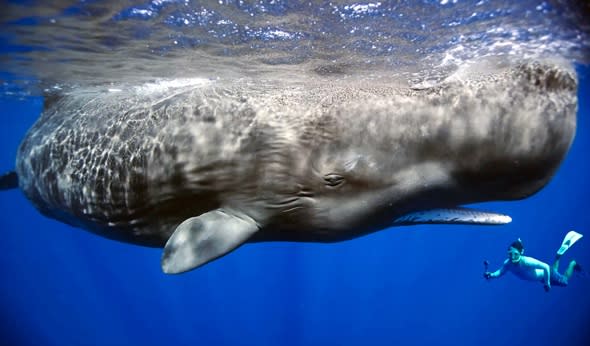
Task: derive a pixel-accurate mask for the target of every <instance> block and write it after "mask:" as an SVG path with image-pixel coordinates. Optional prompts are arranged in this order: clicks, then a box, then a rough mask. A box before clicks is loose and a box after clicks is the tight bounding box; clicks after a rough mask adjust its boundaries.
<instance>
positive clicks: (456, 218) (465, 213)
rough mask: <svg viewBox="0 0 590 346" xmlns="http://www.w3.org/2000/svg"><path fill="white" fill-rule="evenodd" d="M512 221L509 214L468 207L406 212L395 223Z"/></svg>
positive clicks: (503, 222) (476, 223)
mask: <svg viewBox="0 0 590 346" xmlns="http://www.w3.org/2000/svg"><path fill="white" fill-rule="evenodd" d="M510 222H512V218H511V217H510V216H508V215H503V214H497V213H491V212H486V211H480V210H475V209H468V208H452V209H430V210H423V211H418V212H415V213H410V214H406V215H404V216H401V217H399V218H397V219H396V220H395V221H394V222H393V225H395V226H403V225H416V224H466V225H504V224H507V223H510Z"/></svg>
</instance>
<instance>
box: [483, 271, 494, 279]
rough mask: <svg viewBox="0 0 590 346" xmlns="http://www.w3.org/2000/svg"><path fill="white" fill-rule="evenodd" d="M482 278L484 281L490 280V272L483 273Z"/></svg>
mask: <svg viewBox="0 0 590 346" xmlns="http://www.w3.org/2000/svg"><path fill="white" fill-rule="evenodd" d="M483 277H484V278H485V279H486V280H489V279H491V278H492V273H490V272H485V273H483Z"/></svg>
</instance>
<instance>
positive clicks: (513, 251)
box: [483, 231, 582, 292]
mask: <svg viewBox="0 0 590 346" xmlns="http://www.w3.org/2000/svg"><path fill="white" fill-rule="evenodd" d="M580 238H582V234H580V233H577V232H575V231H570V232H568V233H567V234H566V236H565V238H564V239H563V242H562V244H561V247H560V248H559V250H557V254H556V256H555V262H553V265H552V266H551V267H549V265H548V264H547V263H545V262H541V261H539V260H538V259H536V258H533V257H528V256H524V246H523V244H522V241H521V240H520V238H518V239H517V240H515V241H514V242H512V244H510V246H509V247H508V258H507V259H506V260H505V261H504V264H503V265H502V267H500V269H498V270H496V271H495V272H489V271H487V267H488V261H484V265H485V268H486V271H485V273H484V274H483V276H484V278H486V279H487V280H489V279H492V278H498V277H500V276H502V275H504V273H506V272H507V271H510V272H512V273H513V274H514V275H516V276H517V277H518V278H520V279H522V280H527V281H537V282H541V283H543V286H544V288H545V291H547V292H549V290H550V289H551V285H554V286H562V287H564V286H567V284H568V281H569V279H570V277H571V276H572V274H573V273H574V271H576V272H581V271H582V268H581V266H580V265H579V264H578V263H577V262H576V261H574V260H572V261H571V262H570V263H569V265H568V266H567V269H566V270H565V272H564V274H560V273H559V259H560V258H561V256H563V254H564V253H565V252H566V251H567V250H568V249H569V248H570V247H571V246H572V245H574V243H575V242H577V241H578V240H580Z"/></svg>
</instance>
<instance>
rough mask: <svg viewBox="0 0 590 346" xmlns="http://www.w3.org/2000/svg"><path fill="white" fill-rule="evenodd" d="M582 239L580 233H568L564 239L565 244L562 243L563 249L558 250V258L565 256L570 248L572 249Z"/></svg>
mask: <svg viewBox="0 0 590 346" xmlns="http://www.w3.org/2000/svg"><path fill="white" fill-rule="evenodd" d="M582 237H583V235H581V234H580V233H578V232H576V231H569V232H567V234H566V235H565V238H563V242H562V243H561V247H560V248H559V250H557V255H558V256H561V255H563V254H564V253H565V252H566V251H567V250H569V248H570V247H572V245H574V244H575V243H576V242H577V241H578V240H580V238H582Z"/></svg>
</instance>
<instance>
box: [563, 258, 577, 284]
mask: <svg viewBox="0 0 590 346" xmlns="http://www.w3.org/2000/svg"><path fill="white" fill-rule="evenodd" d="M576 265H577V263H576V261H573V260H572V261H571V262H570V264H569V265H568V266H567V269H566V270H565V273H563V275H564V276H565V277H566V278H568V280H569V278H570V277H572V274H573V273H574V270H576Z"/></svg>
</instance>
